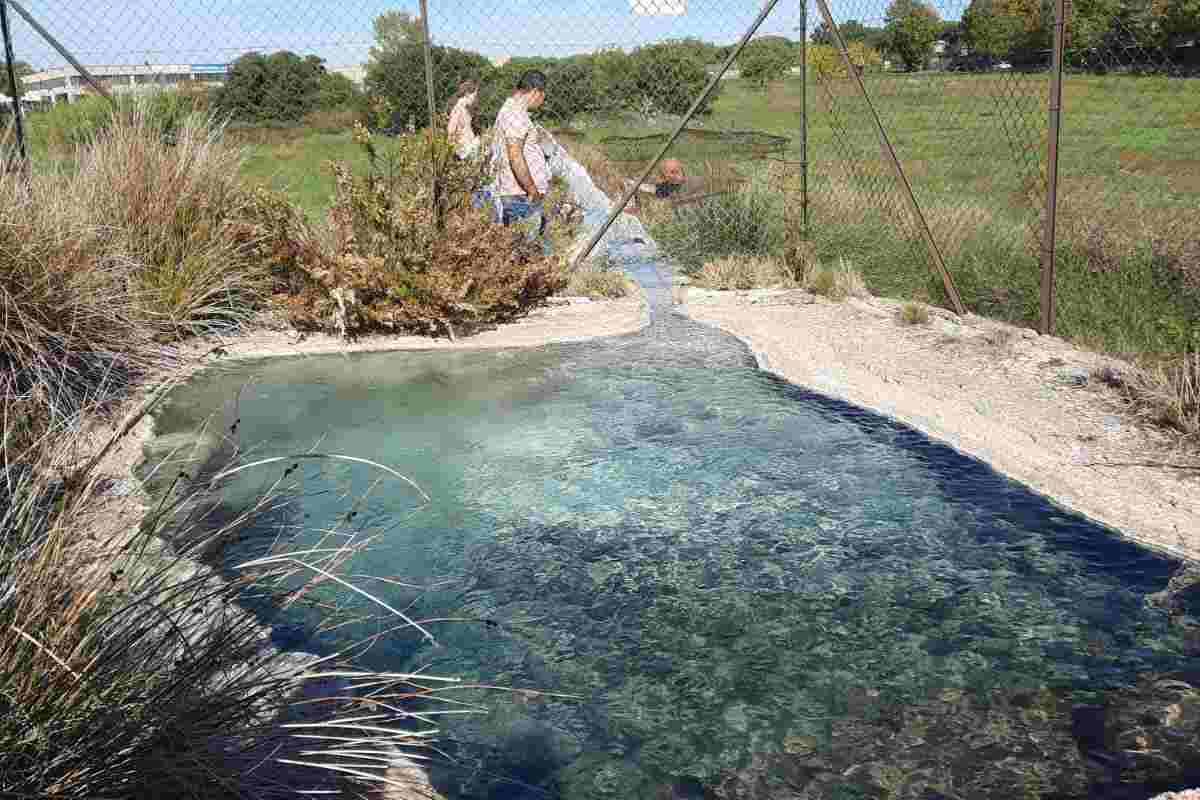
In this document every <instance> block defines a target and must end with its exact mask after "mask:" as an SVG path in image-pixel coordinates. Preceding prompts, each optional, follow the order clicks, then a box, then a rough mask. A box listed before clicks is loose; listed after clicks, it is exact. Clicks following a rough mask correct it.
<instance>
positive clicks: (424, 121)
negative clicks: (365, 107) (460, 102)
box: [366, 44, 497, 128]
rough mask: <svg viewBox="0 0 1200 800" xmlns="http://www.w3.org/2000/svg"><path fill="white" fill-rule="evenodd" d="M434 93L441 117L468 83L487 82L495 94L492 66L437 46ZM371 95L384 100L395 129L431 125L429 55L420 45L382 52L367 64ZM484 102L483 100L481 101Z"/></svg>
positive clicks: (464, 52) (434, 51)
mask: <svg viewBox="0 0 1200 800" xmlns="http://www.w3.org/2000/svg"><path fill="white" fill-rule="evenodd" d="M431 53H432V56H433V81H434V85H433V91H434V97H435V100H436V105H437V107H438V111H439V113H444V112H445V108H443V107H442V106H443V104H444V103H445V102H446V101H448V100H449V99H450V98H451V97H453V96H454V93H455V92H456V91H458V86H459V84H460V83H462V82H463V81H465V80H468V79H471V80H481V79H485V78H486V80H483V83H484V84H485V87H486V88H488V90H489V91H493V90H495V89H496V88H497V87H496V86H495V81H493V80H491V74H492V65H491V63H489V62H488V60H487V59H486V58H484V57H483V56H481V55H479V54H478V53H472V52H470V51H469V50H458V49H456V48H453V47H440V46H436V45H435V46H434V47H433V48H431ZM366 88H367V94H368V95H370V96H371V97H372V98H378V99H380V100H383V101H384V102H385V103H386V105H387V108H388V110H389V112H390V117H391V119H390V121H389V122H388V123H387V124H388V126H389V127H391V128H402V127H405V126H407V125H409V124H411V125H413V126H414V127H417V128H423V127H426V126H428V125H429V98H428V95H427V94H426V90H425V52H424V48H423V47H421V46H419V44H410V45H407V46H403V47H398V48H395V49H392V50H387V51H379V52H376V53H374V54H373V55H372V57H371V59H370V61H369V62H368V63H367V77H366ZM482 99H483V98H482V97H481V100H482Z"/></svg>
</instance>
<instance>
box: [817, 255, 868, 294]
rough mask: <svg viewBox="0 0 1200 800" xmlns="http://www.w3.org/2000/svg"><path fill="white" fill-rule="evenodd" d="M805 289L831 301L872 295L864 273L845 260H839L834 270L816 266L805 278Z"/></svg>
mask: <svg viewBox="0 0 1200 800" xmlns="http://www.w3.org/2000/svg"><path fill="white" fill-rule="evenodd" d="M804 288H806V289H808V290H809V291H810V292H812V293H813V294H819V295H821V296H822V297H828V298H829V299H831V300H844V299H846V298H847V297H869V296H870V294H871V293H870V292H868V291H867V285H866V283H865V282H864V281H863V277H862V273H860V272H859V271H858V269H857V268H855V266H854V265H853V264H851V263H850V262H849V261H847V260H846V259H844V258H839V259H838V262H837V265H836V266H834V267H832V268H830V267H826V266H824V265H821V264H814V265H813V266H812V268H811V269H810V270H809V272H808V274H807V275H805V276H804Z"/></svg>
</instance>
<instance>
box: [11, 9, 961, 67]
mask: <svg viewBox="0 0 1200 800" xmlns="http://www.w3.org/2000/svg"><path fill="white" fill-rule="evenodd" d="M940 1H941V2H949V1H950V0H940ZM18 2H20V3H21V5H22V6H23V7H24V8H25V9H26V10H28V11H29V13H30V14H32V15H33V16H34V17H35V19H37V21H38V22H40V23H41V24H42V25H43V26H44V27H45V28H47V29H48V30H49V32H50V33H51V34H52V35H53V36H54V37H55V38H57V39H58V40H59V41H60V42H61V43H62V44H63V45H64V46H65V47H66V48H67V49H68V50H70V51H71V52H72V53H73V54H74V56H75V57H76V58H77V59H78V60H79V61H81V62H83V63H84V64H94V65H99V64H143V63H146V62H149V63H151V64H170V63H175V64H213V63H227V62H229V61H232V60H234V59H235V58H237V57H238V56H239V55H241V54H242V53H245V52H248V51H251V50H258V51H263V52H273V51H275V50H281V49H287V50H292V51H294V52H297V53H300V54H302V55H309V54H315V55H318V56H320V57H322V58H324V59H325V60H326V63H327V64H328V65H330V66H350V65H354V64H361V63H363V62H364V61H365V60H366V57H367V50H368V48H369V47H370V46H371V44H372V41H373V35H372V29H371V22H372V20H374V19H375V17H376V16H378V15H379V14H381V13H383V12H384V11H389V10H406V11H410V12H416V11H417V0H401V2H395V0H392V1H391V2H389V0H18ZM428 2H429V9H430V11H429V18H430V25H431V32H432V35H433V39H434V42H435V43H436V44H443V45H449V46H453V47H460V48H464V49H469V50H474V51H476V52H479V53H482V54H484V55H486V56H489V57H495V56H502V55H544V56H565V55H570V54H573V53H579V52H587V51H591V50H595V49H597V48H600V47H613V46H615V47H624V48H632V47H635V46H637V45H639V44H644V43H647V42H652V41H660V40H662V39H669V38H682V37H685V36H698V37H701V38H704V39H707V40H709V41H715V42H717V43H720V44H728V43H733V42H736V41H737V40H738V39H739V38H740V37H741V35H742V34H743V33H744V31H745V30H746V28H747V27H749V25H750V24H751V23H752V22H753V21H754V19H755V18H756V17H757V16H758V13H759V12H760V11H761V10H762V8H763V3H764V0H428ZM829 2H830V5H831V7H832V8H833V13H834V17H835V19H838V20H839V21H841V20H844V19H849V18H855V19H860V20H863V19H866V20H871V19H876V20H877V19H879V18H880V17H882V14H883V8H884V7H885V5H886V0H829ZM965 2H966V0H963V3H964V4H965ZM634 3H638V4H640V5H641V6H642V8H643V10H645V9H646V7H647V6H650V7H653V6H654V5H655V4H661V5H660V6H659V7H670V6H672V5H674V6H678V5H680V4H683V5H684V6H686V10H685V11H684V13H682V14H652V13H649V14H648V13H634V9H633V4H634ZM676 10H678V9H676ZM809 15H810V19H809V28H810V30H811V29H812V28H813V27H815V25H816V22H817V19H819V15H818V13H817V12H816V10H815V6H814V5H813V4H812V3H811V0H810V10H809ZM10 16H11V17H12V19H13V47H14V50H15V56H16V58H17V59H20V60H22V61H27V62H29V63H30V64H32V65H33V66H34V67H35V68H37V69H46V68H51V67H57V66H64V65H65V64H66V61H65V59H64V58H63V57H62V56H60V55H59V54H58V53H56V52H55V51H54V50H53V49H52V48H51V47H50V46H49V45H48V44H47V43H46V42H45V41H44V40H42V39H41V37H39V36H38V35H37V34H36V33H35V32H34V31H33V30H32V29H31V28H30V27H29V26H28V25H27V24H26V23H25V21H24V20H23V19H21V17H20V16H19V15H18V14H16V13H15V12H12V13H10ZM950 16H952V17H957V14H956V13H955V14H952V15H950ZM799 20H800V8H799V0H779V2H778V4H777V6H776V8H775V10H774V11H773V12H772V14H771V16H770V17H769V18H768V19H767V21H766V22H765V23H764V24H763V26H762V28H760V30H759V35H765V34H783V35H787V36H791V37H796V35H797V26H798V24H799Z"/></svg>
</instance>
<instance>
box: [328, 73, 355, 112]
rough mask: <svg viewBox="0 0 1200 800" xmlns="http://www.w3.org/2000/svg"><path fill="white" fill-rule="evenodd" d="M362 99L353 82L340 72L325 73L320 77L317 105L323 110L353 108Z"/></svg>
mask: <svg viewBox="0 0 1200 800" xmlns="http://www.w3.org/2000/svg"><path fill="white" fill-rule="evenodd" d="M361 97H362V92H360V91H359V90H358V87H357V86H355V85H354V81H352V80H350V79H349V78H347V77H346V76H345V75H342V74H341V73H340V72H326V73H325V74H324V75H322V76H321V93H320V97H319V98H318V99H317V105H318V106H319V107H321V108H324V109H330V110H332V109H338V108H353V107H354V106H356V105H357V104H358V101H359V100H360V98H361Z"/></svg>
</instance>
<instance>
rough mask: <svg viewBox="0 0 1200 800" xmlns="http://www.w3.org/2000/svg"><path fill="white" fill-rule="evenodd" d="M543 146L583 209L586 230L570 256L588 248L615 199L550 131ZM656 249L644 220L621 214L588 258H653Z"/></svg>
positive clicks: (584, 229)
mask: <svg viewBox="0 0 1200 800" xmlns="http://www.w3.org/2000/svg"><path fill="white" fill-rule="evenodd" d="M542 141H543V144H542V149H543V151H544V152H545V153H546V156H547V157H548V159H549V164H550V172H551V174H552V175H555V176H556V177H560V178H562V179H563V180H564V181H566V182H567V186H569V187H570V189H571V197H572V199H573V200H574V201H575V202H576V203H577V204H578V205H579V206H580V207H581V208H582V209H583V229H582V230H580V232H579V235H578V236H577V237H576V240H575V242H574V243H573V245H572V247H571V251H570V253H571V258H572V260H574V258H575V256H576V255H577V254H578V253H579V252H580V251H582V250H583V248H585V247H587V243H588V242H589V241H590V240H591V238H592V236H593V235H594V234H595V232H596V230H597V229H598V228H599V227H600V226H601V225H603V224H604V220H606V219H608V215H609V214H610V213H611V212H612V208H613V201H612V200H611V199H610V198H609V196H608V195H606V194H605V193H604V192H602V191H600V189H599V188H598V187H597V186H596V184H595V182H593V181H592V176H591V175H589V174H588V171H587V170H586V169H584V167H583V165H582V164H580V163H579V162H578V161H576V160H575V159H574V158H572V157H571V154H570V153H569V152H567V149H566V148H565V147H563V146H562V145H560V144H559V143H558V142H557V141H555V139H554V137H553V136H551V135H550V134H549V133H544V134H543V139H542ZM656 252H657V247H656V245H655V244H654V240H653V239H651V238H650V234H649V233H647V232H646V227H645V226H644V225H642V221H641V220H639V219H638V218H637V217H635V216H633V215H632V214H624V213H623V214H621V215H620V216H619V217H617V219H616V220H615V221H614V222H613V224H612V226H611V227H609V229H608V231H607V232H605V234H604V237H603V238H602V239H601V240H600V241H599V243H597V245H596V247H595V248H594V249H593V250H592V253H591V255H590V256H589V257H588V259H589V260H593V259H596V258H599V257H600V256H601V255H603V254H609V255H612V256H616V257H619V258H623V259H624V258H632V257H636V258H641V259H645V258H650V257H653V256H654V255H655V254H656Z"/></svg>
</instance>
